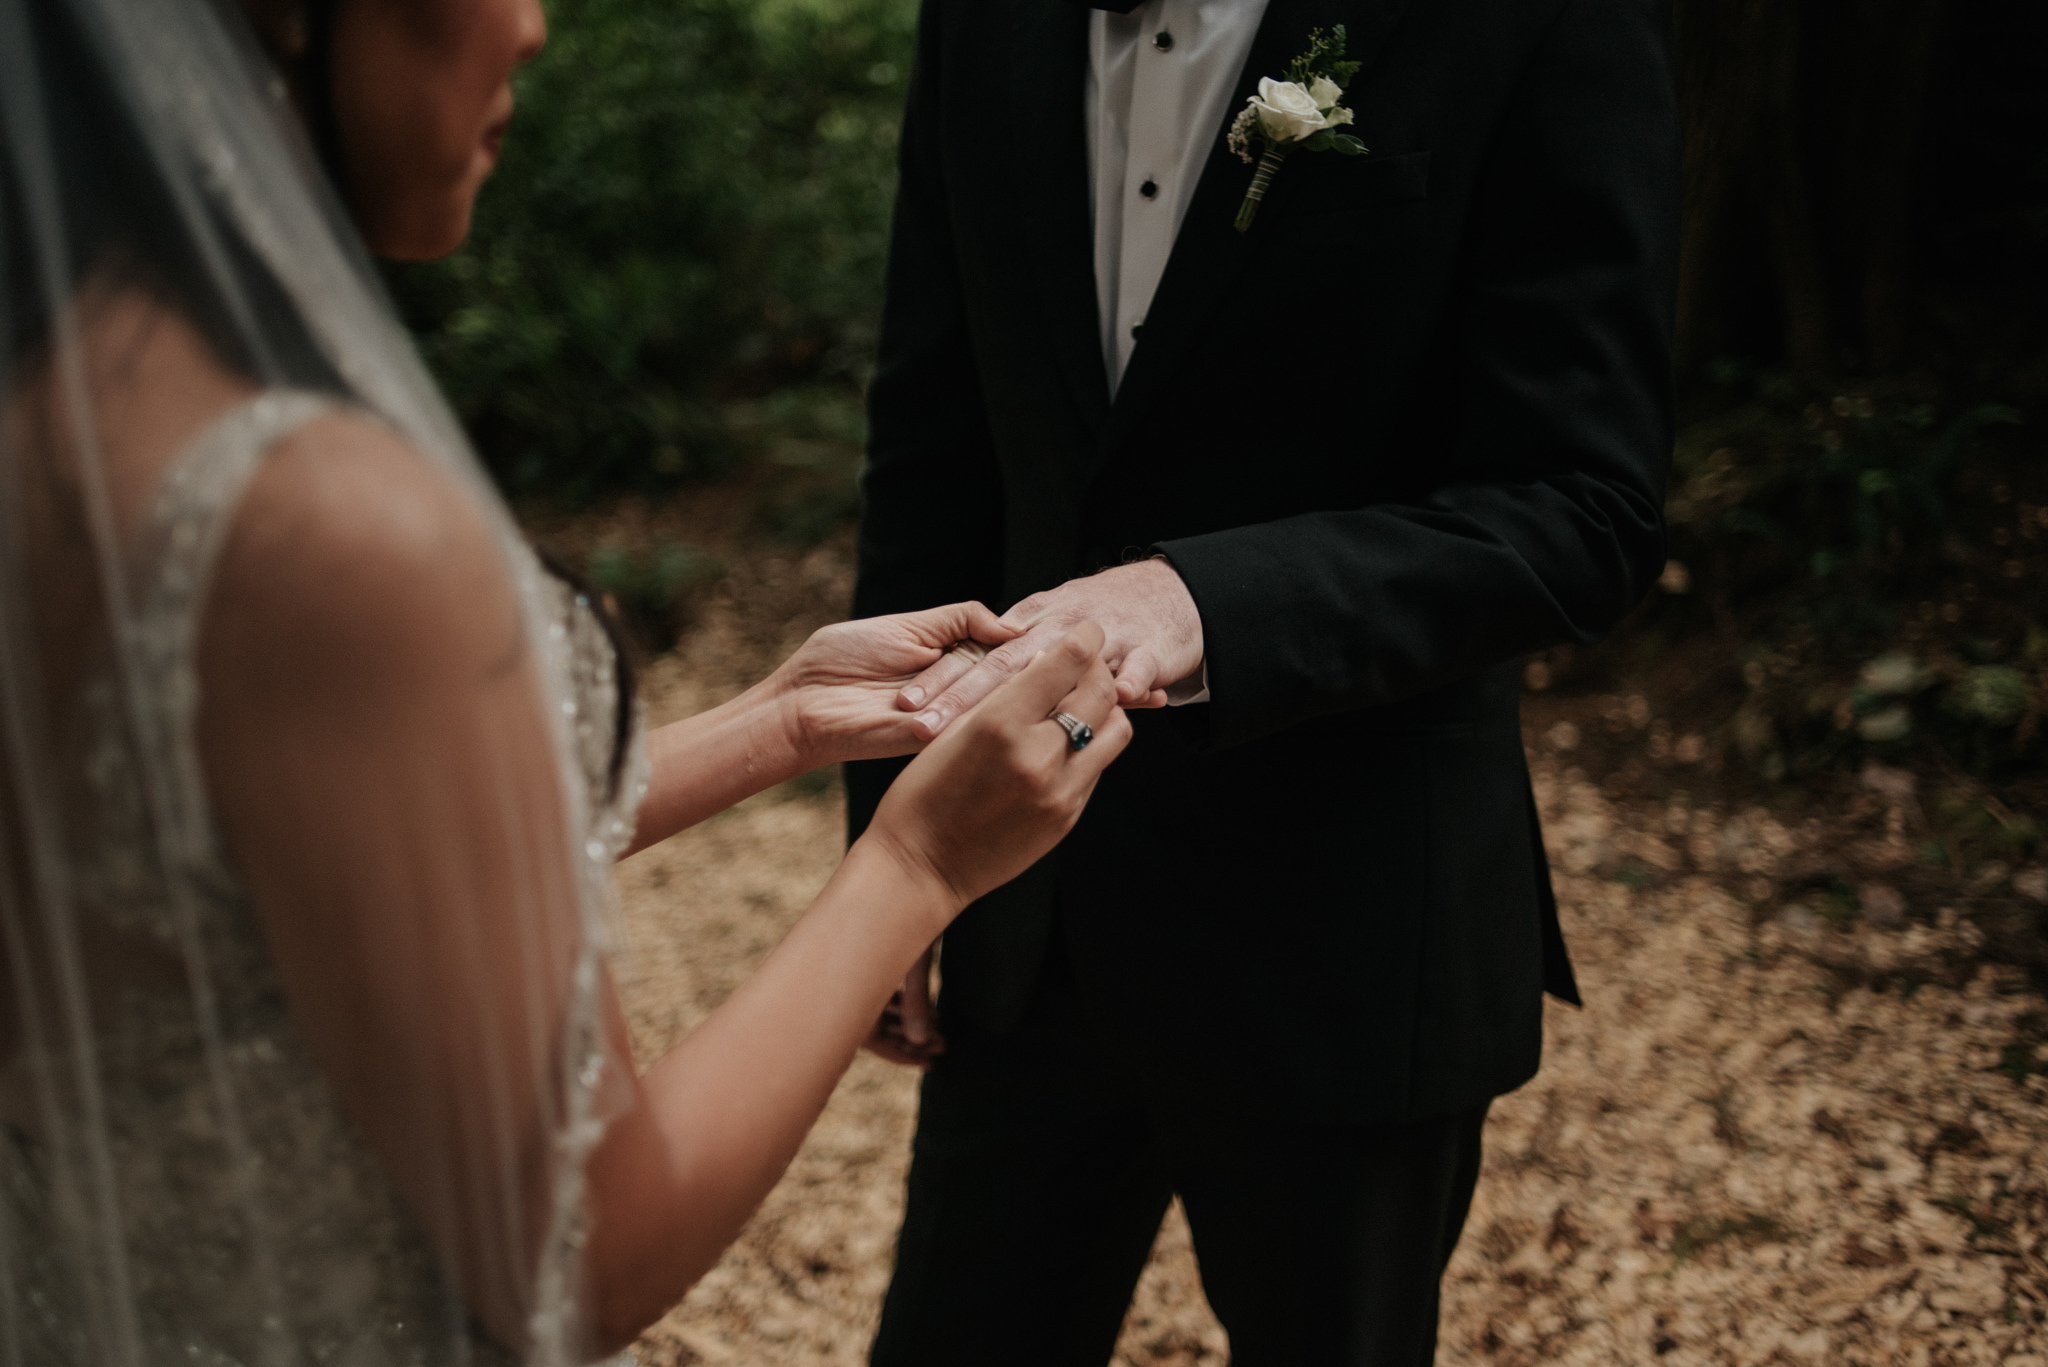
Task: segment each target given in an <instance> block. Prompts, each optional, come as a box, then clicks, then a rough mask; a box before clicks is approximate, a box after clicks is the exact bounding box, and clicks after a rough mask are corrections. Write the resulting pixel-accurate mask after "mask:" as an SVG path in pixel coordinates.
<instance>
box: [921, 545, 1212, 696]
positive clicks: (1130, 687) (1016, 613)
mask: <svg viewBox="0 0 2048 1367" xmlns="http://www.w3.org/2000/svg"><path fill="white" fill-rule="evenodd" d="M1002 621H1003V623H1004V625H1006V626H1010V627H1016V628H1021V629H1023V632H1024V634H1023V635H1021V636H1019V637H1017V638H1016V639H1015V640H1013V641H1010V642H1008V643H1006V644H1004V645H1000V646H997V647H996V648H995V649H994V650H991V651H989V652H988V654H987V655H986V656H985V657H984V658H982V659H981V660H980V661H979V662H978V663H977V662H975V661H973V660H972V659H970V658H967V657H966V656H964V655H962V654H960V653H957V652H956V653H954V654H950V655H948V656H946V657H945V658H944V659H941V660H940V661H939V662H938V663H937V664H935V665H933V666H932V667H931V668H930V669H927V670H925V671H924V673H922V674H920V675H918V676H917V677H916V678H915V679H913V680H911V681H910V682H909V683H907V684H905V685H904V686H903V688H902V690H901V691H900V692H899V693H898V694H897V700H896V705H897V706H898V707H901V708H903V709H904V710H905V711H915V712H917V713H918V715H917V717H916V722H917V724H918V726H919V728H920V729H922V730H924V731H926V732H927V733H929V734H931V735H937V734H938V733H939V732H941V731H943V730H945V729H946V725H947V723H949V722H951V721H952V720H953V719H954V718H955V717H958V716H959V715H960V714H961V713H963V712H965V711H967V709H968V708H970V707H973V706H974V705H975V704H976V703H978V702H980V701H981V700H982V699H983V698H985V697H987V696H988V695H989V694H990V693H992V692H994V691H995V688H996V685H998V684H1000V683H1002V682H1003V681H1004V680H1005V679H1007V678H1009V677H1010V676H1011V675H1012V674H1015V673H1016V672H1017V671H1019V670H1021V669H1022V668H1024V666H1025V665H1027V664H1030V663H1031V661H1032V660H1033V659H1034V658H1035V657H1036V656H1038V655H1039V654H1040V653H1041V652H1042V651H1044V650H1046V649H1047V648H1049V647H1050V646H1051V645H1052V644H1053V643H1054V642H1055V641H1057V640H1059V639H1060V638H1061V637H1062V636H1064V635H1066V634H1067V632H1068V631H1070V630H1072V629H1073V628H1074V626H1075V625H1077V624H1078V623H1081V622H1097V623H1100V624H1101V626H1102V630H1103V636H1104V640H1103V645H1102V659H1103V663H1105V664H1107V665H1108V666H1109V668H1110V671H1111V672H1112V673H1114V674H1115V675H1116V700H1117V704H1118V705H1119V706H1121V707H1164V706H1165V705H1166V690H1167V689H1168V688H1170V687H1172V686H1173V685H1174V684H1177V683H1179V682H1180V681H1181V680H1183V679H1185V678H1187V677H1188V676H1189V675H1191V674H1193V673H1194V672H1195V671H1196V670H1197V669H1198V668H1200V667H1201V664H1202V616H1201V614H1200V613H1199V612H1197V611H1196V609H1195V600H1194V598H1193V597H1192V596H1190V595H1189V593H1188V588H1187V585H1186V584H1184V583H1182V582H1181V578H1180V575H1179V574H1178V573H1176V572H1175V570H1174V568H1173V566H1172V565H1170V564H1168V563H1167V562H1166V561H1165V560H1164V559H1159V558H1154V559H1151V560H1141V561H1138V562H1137V563H1136V564H1131V565H1119V566H1117V567H1116V568H1115V569H1109V570H1104V571H1102V572H1101V573H1100V574H1092V575H1089V576H1088V577H1087V578H1085V579H1070V580H1068V581H1067V582H1066V583H1064V584H1062V585H1060V586H1059V587H1058V588H1056V589H1052V590H1049V591H1047V592H1045V593H1034V594H1032V595H1031V596H1030V597H1029V598H1026V599H1025V600H1024V601H1023V602H1021V603H1019V604H1017V606H1015V607H1013V608H1011V609H1010V610H1009V611H1008V612H1006V613H1004V614H1003V617H1002Z"/></svg>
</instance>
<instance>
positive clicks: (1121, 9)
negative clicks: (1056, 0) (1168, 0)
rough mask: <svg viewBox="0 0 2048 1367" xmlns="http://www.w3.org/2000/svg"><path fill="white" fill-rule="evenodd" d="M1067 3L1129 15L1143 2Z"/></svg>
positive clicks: (1088, 0) (1071, 0)
mask: <svg viewBox="0 0 2048 1367" xmlns="http://www.w3.org/2000/svg"><path fill="white" fill-rule="evenodd" d="M1067 3H1068V4H1070V5H1079V6H1081V7H1082V8H1083V9H1106V10H1108V11H1109V12H1110V13H1111V14H1129V13H1130V12H1131V11H1132V10H1134V9H1136V8H1137V7H1138V6H1140V5H1142V4H1144V3H1145V0H1067Z"/></svg>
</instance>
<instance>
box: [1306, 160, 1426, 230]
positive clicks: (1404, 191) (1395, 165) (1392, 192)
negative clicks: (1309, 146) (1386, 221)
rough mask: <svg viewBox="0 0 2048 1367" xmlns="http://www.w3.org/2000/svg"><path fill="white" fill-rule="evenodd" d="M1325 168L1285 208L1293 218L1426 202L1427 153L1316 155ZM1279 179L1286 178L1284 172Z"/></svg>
mask: <svg viewBox="0 0 2048 1367" xmlns="http://www.w3.org/2000/svg"><path fill="white" fill-rule="evenodd" d="M1317 159H1318V160H1320V161H1323V162H1325V163H1326V164H1325V165H1322V166H1317V167H1315V168H1314V171H1315V174H1314V175H1313V176H1303V177H1302V178H1301V184H1300V190H1299V193H1298V194H1297V195H1296V196H1295V199H1294V202H1293V203H1291V204H1289V205H1288V206H1287V212H1288V213H1289V214H1292V215H1308V214H1338V213H1349V212H1352V211H1354V210H1358V209H1370V208H1375V207H1377V206H1379V205H1382V204H1401V203H1405V202H1407V201H1409V200H1415V199H1427V198H1429V153H1427V152H1404V153H1402V154H1401V155H1400V156H1393V157H1374V156H1366V157H1363V158H1357V157H1340V156H1338V155H1336V154H1335V153H1330V152H1325V153H1320V154H1317ZM1280 174H1281V175H1283V176H1284V175H1286V174H1287V169H1286V168H1283V169H1282V170H1281V172H1280Z"/></svg>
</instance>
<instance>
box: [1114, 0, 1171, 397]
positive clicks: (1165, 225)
mask: <svg viewBox="0 0 2048 1367" xmlns="http://www.w3.org/2000/svg"><path fill="white" fill-rule="evenodd" d="M1141 13H1142V15H1143V16H1144V25H1143V27H1142V28H1141V30H1140V32H1139V34H1138V38H1137V45H1138V50H1137V52H1136V53H1135V54H1133V55H1134V57H1135V62H1134V70H1133V71H1132V73H1131V104H1130V111H1129V114H1128V116H1127V117H1128V120H1129V122H1128V127H1129V129H1130V142H1129V150H1128V153H1127V154H1126V158H1125V162H1124V193H1123V203H1122V206H1121V207H1122V210H1123V213H1122V218H1123V233H1122V238H1123V241H1122V244H1121V246H1122V251H1121V253H1120V257H1121V259H1120V262H1119V268H1118V271H1117V283H1118V300H1117V304H1118V309H1117V311H1118V315H1119V316H1118V320H1117V321H1118V329H1117V355H1118V364H1117V376H1118V379H1119V380H1121V378H1122V375H1123V370H1124V367H1125V366H1126V365H1128V364H1129V363H1130V358H1131V351H1132V349H1133V348H1134V347H1135V346H1136V344H1137V339H1138V336H1139V331H1140V329H1141V328H1142V327H1143V326H1144V322H1145V315H1146V313H1147V312H1148V311H1149V310H1150V308H1151V306H1152V294H1153V291H1154V290H1155V289H1156V288H1157V286H1158V284H1159V277H1160V275H1161V274H1162V273H1163V272H1164V270H1165V266H1166V261H1165V256H1166V253H1167V251H1168V249H1169V248H1170V247H1171V245H1172V241H1173V232H1172V228H1173V207H1172V206H1173V204H1174V201H1175V196H1176V194H1177V193H1178V187H1177V186H1175V185H1173V184H1172V177H1174V176H1176V175H1178V174H1179V173H1180V160H1181V157H1180V139H1181V136H1182V134H1183V132H1184V130H1183V129H1182V128H1181V127H1180V120H1179V115H1180V106H1181V104H1182V95H1183V93H1184V91H1183V87H1184V85H1185V83H1186V79H1185V73H1184V72H1183V71H1182V70H1181V65H1182V64H1181V62H1180V61H1179V60H1178V50H1179V49H1180V47H1181V44H1180V42H1179V40H1178V38H1177V35H1176V33H1175V30H1176V28H1177V27H1179V26H1182V25H1183V23H1184V21H1185V19H1186V18H1187V17H1188V16H1187V15H1186V14H1185V13H1184V6H1183V4H1182V3H1181V0H1155V3H1154V4H1150V5H1147V6H1145V8H1144V9H1143V10H1142V11H1141Z"/></svg>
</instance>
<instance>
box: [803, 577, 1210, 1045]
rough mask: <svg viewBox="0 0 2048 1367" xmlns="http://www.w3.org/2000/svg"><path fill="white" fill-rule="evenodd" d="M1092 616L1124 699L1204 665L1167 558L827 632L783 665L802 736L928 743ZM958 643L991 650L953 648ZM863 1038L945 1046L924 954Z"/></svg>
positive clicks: (1158, 690) (886, 746)
mask: <svg viewBox="0 0 2048 1367" xmlns="http://www.w3.org/2000/svg"><path fill="white" fill-rule="evenodd" d="M1084 622H1093V623H1095V624H1097V625H1098V626H1099V627H1100V628H1101V630H1102V635H1103V644H1102V647H1101V659H1102V662H1103V663H1104V664H1105V665H1107V666H1108V668H1109V670H1110V672H1111V673H1112V674H1113V675H1114V676H1115V687H1116V701H1117V704H1118V705H1119V706H1121V707H1125V708H1149V707H1164V706H1165V705H1166V701H1167V690H1168V689H1169V688H1171V687H1172V686H1173V685H1174V684H1176V683H1179V682H1180V681H1181V680H1183V679H1185V678H1187V677H1188V676H1190V675H1192V674H1193V673H1194V672H1195V671H1196V670H1197V669H1198V668H1200V667H1201V664H1202V659H1203V644H1202V621H1201V616H1200V614H1199V613H1198V612H1197V611H1196V608H1195V603H1194V599H1193V598H1192V597H1191V596H1190V595H1189V593H1188V590H1187V586H1186V585H1185V584H1183V583H1182V582H1181V578H1180V576H1179V574H1177V573H1176V572H1175V571H1174V569H1173V567H1172V566H1171V565H1170V564H1168V563H1167V562H1166V561H1165V560H1163V559H1156V558H1155V559H1151V560H1143V561H1138V562H1136V563H1133V564H1129V565H1121V566H1118V567H1116V568H1114V569H1109V570H1104V571H1102V572H1101V573H1099V574H1094V575H1090V576H1088V577H1086V578H1082V579H1073V580H1069V581H1068V582H1067V583H1065V584H1062V585H1060V586H1059V587H1058V588H1056V589H1051V590H1048V591H1047V592H1044V593H1037V594H1033V595H1032V596H1031V597H1029V598H1026V599H1024V600H1023V601H1022V602H1020V603H1018V604H1017V605H1016V606H1015V607H1013V608H1011V609H1010V610H1009V611H1008V612H1006V613H1004V614H1003V615H1002V616H1001V617H996V616H995V615H994V614H992V613H990V612H989V611H988V610H987V609H986V608H984V607H982V606H981V605H979V604H974V603H969V604H957V605H954V606H952V607H947V608H936V609H933V610H931V611H929V612H924V613H907V614H904V615H902V616H900V617H890V618H876V619H870V620H868V621H862V622H847V623H842V624H840V625H838V626H835V627H827V628H825V629H824V630H823V631H821V632H819V633H818V634H817V635H816V636H814V637H813V638H812V640H811V642H810V644H808V645H806V647H805V648H804V649H803V650H801V651H799V652H798V653H797V655H796V656H794V657H792V658H791V659H790V661H789V662H788V664H786V665H785V666H784V670H786V671H790V677H789V678H788V679H787V680H786V681H785V683H786V686H787V687H788V693H787V696H788V697H790V699H791V700H792V703H793V705H794V711H793V717H794V719H795V720H794V723H793V724H794V725H795V726H797V727H798V728H799V729H800V730H801V732H802V733H803V734H802V737H801V739H800V744H801V746H802V748H804V749H805V750H806V751H807V752H808V753H811V754H813V755H824V756H826V757H827V758H828V759H863V758H875V757H881V756H885V755H892V754H903V753H906V752H908V751H912V750H917V749H921V748H922V747H923V746H924V745H926V744H929V743H930V742H931V741H932V740H934V739H935V738H937V737H938V736H939V735H940V734H941V733H942V732H944V731H945V730H946V728H947V727H948V726H950V725H951V724H952V723H953V722H955V721H957V720H958V719H959V718H960V717H961V716H962V715H964V714H965V713H967V712H968V711H969V710H971V709H972V708H973V707H974V706H975V705H976V704H978V703H980V702H981V701H982V700H983V699H984V698H986V697H988V696H989V695H990V694H991V693H993V692H994V691H995V690H996V689H997V688H998V687H1000V686H1001V685H1002V684H1003V683H1005V682H1006V681H1007V680H1009V679H1010V678H1011V677H1012V676H1014V675H1016V674H1017V673H1019V672H1020V671H1022V670H1023V669H1024V667H1025V666H1026V665H1028V664H1030V663H1031V661H1032V660H1033V659H1035V658H1037V656H1038V655H1039V654H1041V653H1042V652H1044V651H1046V650H1048V649H1050V648H1051V647H1052V646H1053V645H1054V644H1055V643H1057V642H1058V641H1060V640H1061V639H1062V638H1064V637H1065V636H1067V635H1068V633H1070V632H1071V631H1073V630H1074V629H1075V628H1076V627H1078V626H1080V625H1081V624H1082V623H1084ZM959 641H973V642H975V643H977V644H978V645H980V646H983V647H986V648H987V649H986V652H985V653H984V652H982V651H968V650H953V649H950V648H949V647H951V646H953V645H954V644H955V643H956V642H959ZM821 762H822V761H821ZM866 1045H867V1047H868V1048H869V1049H871V1050H873V1051H874V1052H875V1053H877V1054H879V1055H881V1056H882V1057H884V1058H887V1059H891V1060H893V1061H895V1062H898V1063H903V1064H908V1065H911V1066H913V1067H924V1066H926V1065H928V1064H929V1063H930V1061H931V1059H932V1058H933V1057H934V1056H935V1055H937V1054H938V1053H939V1052H940V1051H941V1050H943V1048H944V1047H945V1046H944V1041H943V1040H942V1039H941V1038H940V1037H939V1034H938V1032H937V1030H936V1028H935V1026H934V1023H933V1012H932V1002H931V954H930V952H929V951H927V952H926V953H925V955H924V956H923V957H922V958H920V959H919V960H918V962H917V963H916V964H915V965H914V966H913V967H912V968H911V970H910V973H909V975H908V976H907V977H906V978H905V979H904V985H903V987H902V988H901V989H900V990H899V991H898V992H897V993H896V995H895V997H894V998H892V999H891V1001H890V1002H889V1005H888V1007H887V1008H886V1009H885V1010H884V1011H883V1013H882V1017H881V1019H880V1020H879V1021H878V1022H877V1024H876V1027H875V1030H874V1032H873V1033H872V1034H871V1035H870V1036H869V1038H868V1039H867V1041H866Z"/></svg>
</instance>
